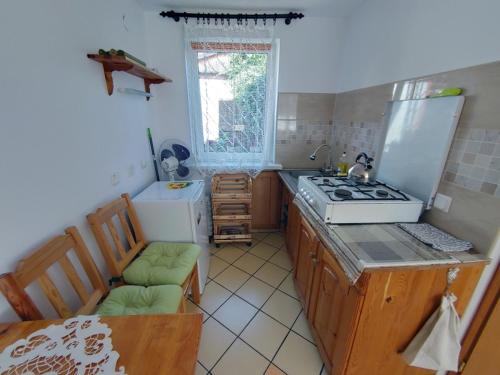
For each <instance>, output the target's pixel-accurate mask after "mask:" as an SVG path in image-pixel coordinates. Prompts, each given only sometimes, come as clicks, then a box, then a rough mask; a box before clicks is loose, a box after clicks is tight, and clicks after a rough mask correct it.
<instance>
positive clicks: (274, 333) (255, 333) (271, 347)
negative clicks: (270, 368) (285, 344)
mask: <svg viewBox="0 0 500 375" xmlns="http://www.w3.org/2000/svg"><path fill="white" fill-rule="evenodd" d="M287 333H288V328H287V327H285V326H284V325H283V324H280V323H278V322H277V321H276V320H274V319H273V318H270V317H269V316H267V315H266V314H264V313H262V312H258V313H257V315H256V316H255V318H253V319H252V321H251V322H250V324H249V325H248V326H247V328H245V330H244V331H243V333H242V334H241V336H240V337H241V338H242V339H243V340H244V341H245V342H247V343H248V344H250V345H251V346H252V347H253V348H255V349H257V351H258V352H259V353H261V354H263V355H264V356H265V357H266V358H267V359H269V360H271V359H272V358H273V356H274V354H275V353H276V351H277V350H278V348H279V346H280V344H281V342H282V341H283V339H284V338H285V336H286V334H287Z"/></svg>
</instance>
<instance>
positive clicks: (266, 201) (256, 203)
mask: <svg viewBox="0 0 500 375" xmlns="http://www.w3.org/2000/svg"><path fill="white" fill-rule="evenodd" d="M280 227H281V179H280V178H279V176H278V174H277V173H276V172H274V171H264V172H262V173H260V174H259V175H258V176H257V177H256V178H255V179H254V180H253V183H252V229H254V230H260V231H265V230H279V229H280Z"/></svg>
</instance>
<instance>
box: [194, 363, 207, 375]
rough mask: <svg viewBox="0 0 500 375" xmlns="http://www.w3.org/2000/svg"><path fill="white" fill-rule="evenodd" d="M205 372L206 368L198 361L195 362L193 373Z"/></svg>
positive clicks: (197, 374)
mask: <svg viewBox="0 0 500 375" xmlns="http://www.w3.org/2000/svg"><path fill="white" fill-rule="evenodd" d="M207 373H208V372H207V370H205V369H204V368H203V366H202V365H200V363H199V362H196V369H195V375H207Z"/></svg>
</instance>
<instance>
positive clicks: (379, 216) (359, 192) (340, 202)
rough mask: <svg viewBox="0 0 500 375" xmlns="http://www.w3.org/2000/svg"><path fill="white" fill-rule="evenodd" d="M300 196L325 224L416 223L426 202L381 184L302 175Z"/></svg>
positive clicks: (300, 178) (378, 182)
mask: <svg viewBox="0 0 500 375" xmlns="http://www.w3.org/2000/svg"><path fill="white" fill-rule="evenodd" d="M298 189H299V194H300V195H301V196H302V197H303V198H304V199H305V201H306V202H307V203H309V205H310V206H311V207H312V208H313V209H314V210H315V211H316V212H317V213H318V214H319V215H320V216H321V217H322V218H323V220H324V221H325V222H326V223H332V224H333V223H334V224H354V223H395V222H416V221H418V218H419V216H420V214H421V213H422V209H423V202H422V201H421V200H419V199H417V198H415V197H413V196H411V195H409V194H406V193H404V192H402V191H400V190H398V189H396V188H394V187H392V186H389V185H387V184H384V183H382V182H380V181H377V182H369V183H360V182H356V181H353V180H350V179H348V178H347V177H315V176H300V177H299V184H298Z"/></svg>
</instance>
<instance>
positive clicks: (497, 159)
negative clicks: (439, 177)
mask: <svg viewBox="0 0 500 375" xmlns="http://www.w3.org/2000/svg"><path fill="white" fill-rule="evenodd" d="M444 179H445V181H447V182H451V183H454V184H456V185H459V186H462V187H465V188H467V189H469V190H472V191H480V192H482V193H486V194H490V195H495V196H497V197H500V185H499V184H500V130H491V129H470V128H468V129H460V130H459V131H457V133H456V134H455V139H454V140H453V144H452V148H451V152H450V155H449V158H448V162H447V163H446V169H445V175H444Z"/></svg>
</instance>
